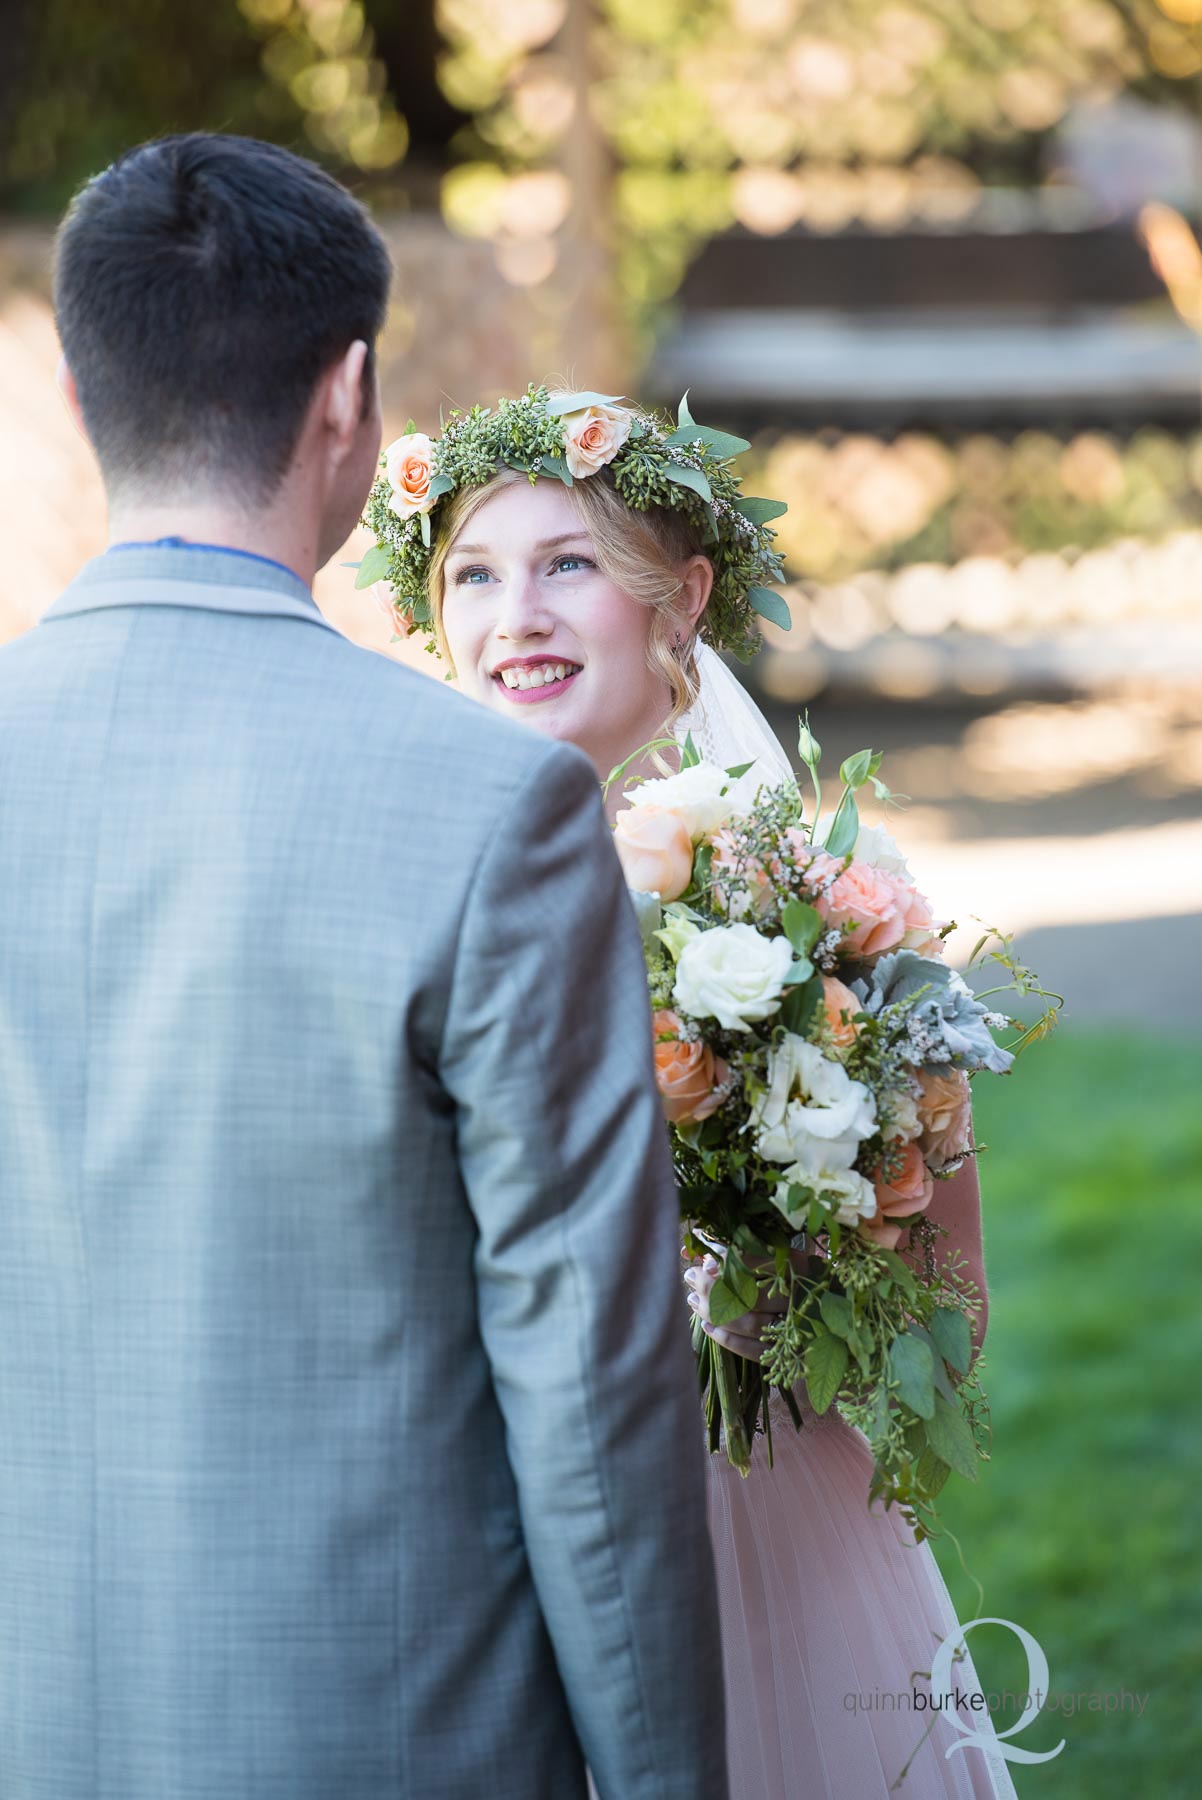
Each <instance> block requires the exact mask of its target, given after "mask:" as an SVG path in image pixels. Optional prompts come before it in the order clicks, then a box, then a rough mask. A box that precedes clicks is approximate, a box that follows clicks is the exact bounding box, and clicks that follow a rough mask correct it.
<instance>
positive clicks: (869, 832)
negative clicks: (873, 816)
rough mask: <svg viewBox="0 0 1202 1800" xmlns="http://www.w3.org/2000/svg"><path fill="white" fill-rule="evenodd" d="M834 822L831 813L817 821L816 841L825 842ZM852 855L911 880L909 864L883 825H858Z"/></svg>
mask: <svg viewBox="0 0 1202 1800" xmlns="http://www.w3.org/2000/svg"><path fill="white" fill-rule="evenodd" d="M834 822H835V820H834V815H833V814H832V815H831V817H830V818H829V819H823V820H821V821H820V822H819V826H818V834H817V838H816V842H818V843H820V844H825V843H826V840H827V834H828V833H829V831H830V828H831V826H832V825H833V824H834ZM854 855H855V858H856V861H857V862H864V863H869V864H871V866H872V867H873V868H874V869H884V871H885V873H886V874H887V875H904V876H905V877H906V879H907V880H908V881H912V880H913V876H912V874H911V872H910V865H909V863H908V862H907V861H906V859H905V857H904V856H903V855H902V848H901V845H900V844H899V843H898V841H897V839H896V838H895V837H894V836H893V835H892V833H891V832H888V831H886V830H885V827H884V826H883V825H861V826H860V830H859V833H858V835H857V837H856V847H855V851H854Z"/></svg>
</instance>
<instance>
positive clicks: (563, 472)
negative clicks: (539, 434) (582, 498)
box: [543, 456, 572, 487]
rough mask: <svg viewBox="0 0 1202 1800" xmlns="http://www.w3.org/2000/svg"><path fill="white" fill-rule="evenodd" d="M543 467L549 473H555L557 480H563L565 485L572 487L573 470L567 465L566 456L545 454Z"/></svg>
mask: <svg viewBox="0 0 1202 1800" xmlns="http://www.w3.org/2000/svg"><path fill="white" fill-rule="evenodd" d="M543 468H544V469H545V470H546V472H547V474H548V475H553V476H554V477H555V479H556V481H562V482H563V485H564V486H565V487H571V485H572V471H571V469H569V467H568V465H567V460H566V458H564V457H562V456H544V457H543Z"/></svg>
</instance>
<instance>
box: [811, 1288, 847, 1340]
mask: <svg viewBox="0 0 1202 1800" xmlns="http://www.w3.org/2000/svg"><path fill="white" fill-rule="evenodd" d="M818 1310H819V1312H820V1313H821V1314H822V1320H823V1323H824V1325H825V1326H826V1327H827V1329H828V1330H829V1331H833V1332H834V1334H835V1336H836V1337H841V1338H850V1337H851V1335H852V1332H853V1331H854V1329H855V1325H854V1321H853V1318H852V1308H851V1301H850V1300H849V1299H848V1298H847V1295H846V1294H832V1293H831V1292H830V1291H829V1290H828V1291H827V1292H826V1293H825V1294H823V1296H822V1298H821V1300H819V1302H818Z"/></svg>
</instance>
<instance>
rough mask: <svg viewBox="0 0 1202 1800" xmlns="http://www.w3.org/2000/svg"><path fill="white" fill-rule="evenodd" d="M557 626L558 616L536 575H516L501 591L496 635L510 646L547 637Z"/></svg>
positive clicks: (527, 573)
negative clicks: (548, 603)
mask: <svg viewBox="0 0 1202 1800" xmlns="http://www.w3.org/2000/svg"><path fill="white" fill-rule="evenodd" d="M554 627H555V617H554V614H553V613H552V611H551V609H550V607H549V606H548V605H547V602H546V597H545V595H544V594H543V593H542V592H541V591H540V584H539V582H538V580H537V578H536V576H535V575H533V574H532V573H529V572H523V573H521V574H517V575H514V577H513V579H512V580H510V581H507V582H506V583H505V585H504V587H503V589H502V591H501V595H500V601H499V604H498V607H497V622H496V635H497V636H498V637H499V638H504V639H505V640H506V641H507V642H510V643H521V642H523V641H524V640H525V639H527V638H537V637H546V636H547V635H548V634H549V633H550V632H551V631H552V630H554Z"/></svg>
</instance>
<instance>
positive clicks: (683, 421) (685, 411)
mask: <svg viewBox="0 0 1202 1800" xmlns="http://www.w3.org/2000/svg"><path fill="white" fill-rule="evenodd" d="M676 420H677V425H678V427H679V426H681V425H692V424H693V423H694V420H693V415H692V413H691V412H690V411H689V390H688V388H686V389H685V391H684V393H683V395H682V396H681V401H680V405H679V406H678V407H677V409H676Z"/></svg>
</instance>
